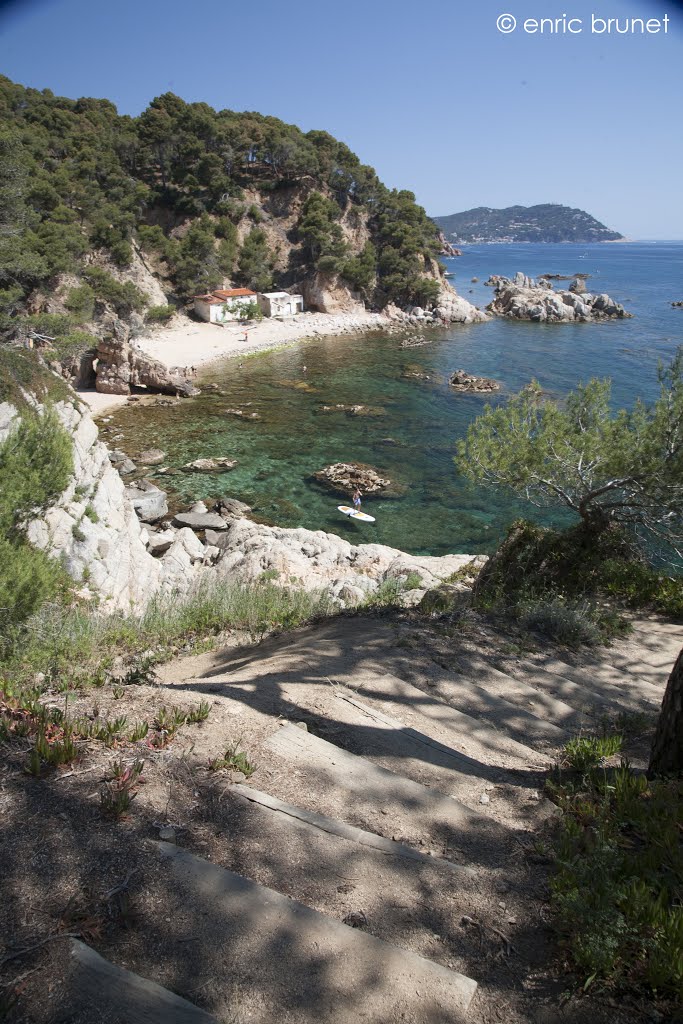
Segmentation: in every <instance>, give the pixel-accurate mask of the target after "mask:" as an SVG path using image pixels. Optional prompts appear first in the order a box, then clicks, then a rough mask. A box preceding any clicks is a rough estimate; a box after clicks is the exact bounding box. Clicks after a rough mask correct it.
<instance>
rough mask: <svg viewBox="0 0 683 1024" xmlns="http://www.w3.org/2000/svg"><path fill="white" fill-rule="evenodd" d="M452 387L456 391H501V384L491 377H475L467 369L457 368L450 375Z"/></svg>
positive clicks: (449, 381)
mask: <svg viewBox="0 0 683 1024" xmlns="http://www.w3.org/2000/svg"><path fill="white" fill-rule="evenodd" d="M448 383H449V385H450V387H452V388H454V389H455V390H456V391H472V392H475V393H489V392H491V391H500V384H499V383H498V381H497V380H493V379H492V378H491V377H475V376H473V375H472V374H471V373H467V372H466V371H465V370H456V371H455V373H452V374H451V376H450V377H449V380H448Z"/></svg>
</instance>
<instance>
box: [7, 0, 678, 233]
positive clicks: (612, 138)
mask: <svg viewBox="0 0 683 1024" xmlns="http://www.w3.org/2000/svg"><path fill="white" fill-rule="evenodd" d="M505 16H511V18H512V19H514V21H515V27H514V28H512V20H511V18H510V17H508V18H507V19H506V17H505ZM499 18H500V27H498V24H497V21H498V19H499ZM541 18H543V19H546V20H545V22H544V24H543V26H541V25H540V24H539V22H540V19H541ZM665 18H666V19H667V21H666V22H665V20H664V19H665ZM549 19H552V25H551V24H549ZM609 19H618V25H615V24H614V20H613V21H612V25H611V27H610V30H609V31H608V30H607V25H608V22H609ZM631 19H642V21H643V22H648V21H649V27H650V31H649V32H645V33H641V31H640V25H639V23H638V22H637V21H636V23H635V25H632V24H631ZM657 22H658V23H659V30H658V31H655V29H656V23H657ZM535 26H536V27H535ZM603 26H604V27H603ZM617 27H618V28H621V29H624V28H627V29H628V31H627V32H626V33H623V32H622V33H620V34H617V32H616V29H617ZM504 29H505V30H507V31H503V30H504ZM541 29H542V31H541ZM570 29H571V30H573V31H570ZM682 69H683V5H682V4H681V3H676V2H671V3H666V2H658V0H619V2H614V0H594V2H592V3H591V2H590V0H589V2H586V0H521V2H518V0H470V2H469V3H463V2H461V0H422V2H421V3H418V2H410V3H409V2H407V0H393V2H389V0H344V2H343V3H341V2H339V0H288V2H287V3H282V0H279V2H276V0H261V2H260V3H258V4H249V3H245V2H244V0H242V2H241V3H239V4H237V3H234V2H233V0H221V2H218V0H195V2H194V3H189V2H188V0H116V2H114V3H102V2H97V0H94V2H93V0H33V2H22V0H14V2H11V0H0V70H1V71H2V73H3V74H5V75H7V76H8V77H9V78H11V79H13V80H14V81H17V82H20V83H22V84H23V85H27V86H32V87H34V88H37V89H44V88H49V89H51V90H52V91H53V92H54V93H56V94H57V95H62V96H69V97H72V98H76V97H79V96H95V97H106V98H107V99H110V100H112V101H113V102H114V103H116V105H117V107H118V109H119V111H120V112H121V113H126V114H133V115H134V114H139V113H140V112H141V111H142V110H144V108H145V107H146V105H147V104H148V103H149V101H150V100H151V99H153V98H154V97H155V96H158V95H160V94H161V93H163V92H167V91H169V90H170V91H172V92H175V93H177V94H178V95H179V96H182V97H183V99H185V100H187V101H188V102H192V101H204V102H206V103H209V104H211V106H213V107H215V108H217V109H223V108H229V109H232V110H255V111H260V112H261V113H264V114H272V115H275V116H276V117H279V118H281V119H282V120H284V121H287V122H290V123H293V124H297V125H299V126H300V127H301V128H302V129H303V130H304V131H308V130H310V129H312V128H319V129H325V130H326V131H328V132H330V133H331V134H332V135H334V136H336V137H337V138H339V139H342V140H343V141H344V142H346V143H347V145H348V146H350V148H351V149H352V150H354V152H356V153H357V154H358V155H359V157H360V158H361V160H362V161H363V162H364V163H368V164H371V165H372V166H373V167H374V168H375V169H376V170H377V173H378V174H379V176H380V178H381V179H382V181H384V182H385V184H387V185H389V186H390V187H396V188H407V189H410V190H411V191H413V192H414V193H415V195H416V196H417V199H418V201H419V202H420V203H421V204H422V205H423V206H424V207H425V208H426V209H427V211H428V213H430V214H432V215H443V214H448V213H455V212H457V211H460V210H466V209H470V208H472V207H475V206H492V207H503V206H511V205H517V204H521V205H533V204H535V203H543V202H557V203H565V204H567V205H569V206H576V207H579V208H581V209H585V210H587V211H588V212H589V213H591V214H592V215H593V216H595V217H597V218H598V220H600V221H602V222H603V223H605V224H607V225H608V226H609V227H610V228H613V229H615V230H617V231H620V232H622V233H623V234H625V235H627V236H628V237H630V238H633V239H658V238H662V239H664V238H668V239H671V238H676V239H683V201H682V200H681V188H680V180H681V168H683V133H682V132H681V119H680V105H681V99H683V78H682V75H683V72H682Z"/></svg>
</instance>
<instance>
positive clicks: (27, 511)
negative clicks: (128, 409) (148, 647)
mask: <svg viewBox="0 0 683 1024" xmlns="http://www.w3.org/2000/svg"><path fill="white" fill-rule="evenodd" d="M72 470H73V453H72V448H71V441H70V439H69V436H68V435H67V433H66V431H65V430H64V429H63V428H62V426H61V424H60V423H59V420H58V419H57V417H56V416H55V415H54V413H52V412H46V413H44V414H43V415H38V414H37V413H35V412H28V411H27V412H24V415H23V417H22V419H21V421H20V423H19V425H18V426H17V427H15V429H14V430H12V432H11V433H10V434H9V436H8V437H7V438H6V440H5V441H4V442H3V443H2V444H0V479H1V480H2V489H1V490H0V609H1V610H2V615H1V617H0V623H1V625H0V645H6V643H7V641H8V637H9V634H10V633H11V632H12V631H13V630H14V629H15V628H16V627H17V626H19V625H20V624H21V623H22V622H24V621H25V620H26V619H27V618H28V617H29V616H30V615H32V614H34V613H35V612H36V611H37V610H38V608H39V607H40V606H41V604H42V603H43V602H44V601H46V600H49V599H50V598H52V597H54V596H55V595H56V593H57V592H58V590H59V588H60V585H61V584H62V583H63V581H64V578H65V574H64V572H63V571H62V569H61V567H60V565H59V563H57V562H54V561H52V560H50V559H49V558H48V557H47V556H46V555H45V554H44V553H43V552H40V551H36V550H34V549H33V548H31V547H30V546H29V545H28V543H27V542H26V540H25V537H24V533H23V527H24V524H25V521H26V519H27V518H29V516H32V515H34V514H37V513H38V512H39V511H40V510H42V509H45V508H47V507H48V506H49V505H50V504H51V503H52V502H53V501H54V500H55V498H57V497H58V495H59V494H61V493H62V491H63V490H64V489H65V488H66V486H67V484H68V482H69V478H70V476H71V473H72Z"/></svg>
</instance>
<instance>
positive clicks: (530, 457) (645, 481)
mask: <svg viewBox="0 0 683 1024" xmlns="http://www.w3.org/2000/svg"><path fill="white" fill-rule="evenodd" d="M658 379H659V384H660V397H659V398H658V400H657V401H656V402H655V404H654V405H653V406H652V407H648V406H646V405H644V404H643V403H642V402H640V401H638V402H636V404H635V406H634V408H633V409H632V410H631V411H630V412H627V411H626V410H624V409H622V410H620V411H619V412H617V413H612V411H611V409H610V393H611V382H610V381H609V380H597V379H595V378H594V379H592V380H590V381H589V382H588V384H581V385H579V386H578V387H577V389H576V390H575V391H573V392H570V393H569V394H568V395H567V397H566V399H565V400H564V403H563V404H562V405H560V404H558V403H557V402H553V401H550V400H548V399H546V398H544V397H543V394H542V392H541V388H540V385H539V384H538V383H537V382H536V381H534V382H532V384H531V385H530V386H529V387H527V388H525V389H524V390H523V391H521V392H520V393H519V394H518V395H516V396H514V397H513V398H511V399H510V401H509V402H508V403H507V404H506V405H500V406H497V407H496V408H493V407H491V406H487V407H486V409H485V411H484V414H483V415H482V416H480V417H478V419H476V420H475V421H474V423H472V424H471V425H470V428H469V430H468V432H467V438H466V440H465V441H462V442H461V443H460V444H459V446H458V460H459V465H460V467H461V469H462V470H463V472H465V473H467V474H468V475H469V476H470V477H471V478H472V479H474V480H477V481H481V482H486V483H492V484H496V485H499V486H504V487H508V488H510V489H511V490H513V491H515V492H516V493H517V494H520V495H523V496H524V497H525V498H526V499H527V500H528V501H530V502H531V503H532V504H534V505H537V506H539V507H551V508H552V507H554V508H560V509H565V510H569V511H570V512H571V513H572V514H573V515H574V516H576V517H578V518H580V519H581V521H582V522H583V524H584V525H585V527H586V529H587V530H589V531H590V532H592V533H594V534H598V533H600V532H602V531H604V530H606V529H607V528H608V527H610V526H612V525H614V524H621V525H624V526H626V527H629V528H631V529H634V530H639V531H641V532H645V533H648V534H649V535H650V536H653V537H655V538H657V539H658V540H661V541H664V542H666V543H669V544H672V545H673V546H674V547H675V546H676V544H677V543H679V542H680V543H681V545H683V348H680V349H679V350H678V352H677V353H676V355H675V357H674V358H673V360H672V362H671V365H670V366H669V367H667V368H666V369H665V368H664V367H662V366H661V365H660V367H659V369H658Z"/></svg>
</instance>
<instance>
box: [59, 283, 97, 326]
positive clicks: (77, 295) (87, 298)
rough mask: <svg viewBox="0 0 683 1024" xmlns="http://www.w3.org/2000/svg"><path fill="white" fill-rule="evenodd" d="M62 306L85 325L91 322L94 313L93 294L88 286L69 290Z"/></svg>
mask: <svg viewBox="0 0 683 1024" xmlns="http://www.w3.org/2000/svg"><path fill="white" fill-rule="evenodd" d="M64 305H65V306H66V308H67V309H68V310H69V312H71V313H73V314H74V316H75V317H77V318H78V320H79V321H80V322H81V323H85V322H86V321H88V320H92V316H93V313H94V312H95V292H94V291H93V290H92V288H91V287H90V285H89V284H82V285H79V287H78V288H72V289H71V291H70V292H69V294H68V295H67V297H66V301H65V303H64Z"/></svg>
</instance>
